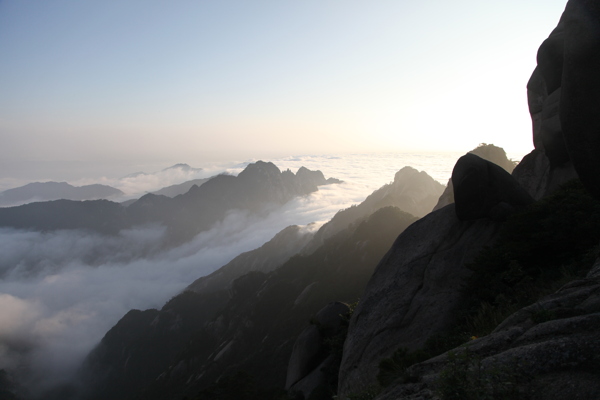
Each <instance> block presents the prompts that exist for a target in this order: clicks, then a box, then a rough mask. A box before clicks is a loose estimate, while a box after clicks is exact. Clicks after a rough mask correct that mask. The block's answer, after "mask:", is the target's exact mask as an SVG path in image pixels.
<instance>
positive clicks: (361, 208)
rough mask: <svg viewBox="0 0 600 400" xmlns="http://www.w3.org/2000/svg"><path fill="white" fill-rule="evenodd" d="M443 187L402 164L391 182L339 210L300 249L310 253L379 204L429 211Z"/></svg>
mask: <svg viewBox="0 0 600 400" xmlns="http://www.w3.org/2000/svg"><path fill="white" fill-rule="evenodd" d="M443 191H444V186H443V185H442V184H440V183H439V182H437V181H435V180H434V179H433V178H432V177H430V176H429V175H427V173H426V172H425V171H417V170H416V169H414V168H412V167H404V168H402V169H401V170H400V171H398V172H397V173H396V174H395V176H394V181H393V182H392V183H390V184H387V185H384V186H383V187H381V188H380V189H378V190H376V191H375V192H373V193H372V194H371V195H369V196H368V197H367V198H366V199H365V201H363V202H362V203H360V204H359V205H356V206H352V207H350V208H347V209H345V210H342V211H340V212H338V213H337V214H336V215H335V216H334V217H333V218H332V219H331V221H329V222H328V223H326V224H325V225H323V226H322V227H321V228H320V229H319V231H317V233H316V235H315V237H314V239H313V240H312V241H311V242H310V243H309V244H308V245H307V246H306V248H304V249H303V251H302V253H303V254H310V252H312V251H314V250H315V249H316V248H318V247H319V246H320V245H322V244H323V242H324V241H325V240H326V239H327V238H328V237H331V236H333V235H334V234H336V233H337V232H339V231H341V230H342V229H344V228H346V227H347V226H348V225H350V224H351V223H353V222H355V221H358V220H360V219H361V218H364V217H366V216H368V215H370V214H371V213H373V212H374V211H375V210H377V209H379V208H381V207H385V206H395V207H398V208H400V209H401V210H403V211H405V212H407V213H409V214H412V215H414V216H417V217H422V216H424V215H426V214H427V213H428V212H429V211H431V209H432V208H433V206H434V205H435V204H436V202H437V201H438V198H439V197H440V195H441V194H442V192H443Z"/></svg>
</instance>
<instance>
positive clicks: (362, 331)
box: [338, 205, 497, 399]
mask: <svg viewBox="0 0 600 400" xmlns="http://www.w3.org/2000/svg"><path fill="white" fill-rule="evenodd" d="M496 233H497V225H496V223H494V222H492V221H490V220H485V219H484V220H479V221H474V222H471V221H459V220H458V218H457V217H456V211H455V208H454V205H449V206H446V207H444V208H442V209H441V210H438V211H435V212H432V213H431V214H429V215H427V216H426V217H424V218H422V219H420V220H419V221H417V222H416V223H414V224H413V225H411V226H410V227H409V228H408V229H406V230H405V231H404V232H403V233H402V234H401V235H400V236H399V237H398V239H397V240H396V242H395V243H394V244H393V246H392V248H391V249H390V251H389V252H388V253H387V254H386V256H385V257H384V258H383V259H382V260H381V262H380V263H379V265H378V266H377V268H376V269H375V272H374V273H373V276H372V277H371V280H370V281H369V284H368V285H367V288H366V289H365V292H364V294H363V296H362V298H361V301H360V303H359V305H358V307H357V308H356V311H355V312H354V314H353V316H352V319H351V321H350V327H349V335H348V338H347V339H346V342H345V344H344V354H343V359H342V364H341V367H340V372H339V392H338V394H339V397H340V398H342V399H344V398H346V396H347V395H349V394H351V393H358V392H360V391H361V390H363V389H364V388H366V387H368V386H370V385H371V384H373V383H374V382H375V381H376V379H375V377H376V375H377V372H378V366H379V362H380V361H381V360H382V359H383V358H385V357H389V356H390V355H391V354H392V353H393V352H394V351H395V350H397V349H398V348H399V347H405V348H407V349H409V350H415V349H417V348H419V347H420V346H422V345H423V344H424V343H425V341H426V340H427V339H428V338H429V337H430V336H431V335H432V334H434V333H438V332H440V331H443V330H444V329H446V328H448V327H449V326H450V325H451V324H452V323H453V322H454V319H453V317H454V315H453V311H454V310H455V308H456V307H457V305H458V303H459V301H460V299H461V287H462V284H463V281H464V279H465V277H466V276H467V275H468V274H469V270H468V269H467V268H466V267H465V263H466V262H469V260H471V259H472V258H473V257H474V256H475V255H476V254H477V253H478V251H479V250H480V249H481V248H482V247H483V246H485V245H488V244H490V243H491V242H492V241H493V240H494V237H495V235H496Z"/></svg>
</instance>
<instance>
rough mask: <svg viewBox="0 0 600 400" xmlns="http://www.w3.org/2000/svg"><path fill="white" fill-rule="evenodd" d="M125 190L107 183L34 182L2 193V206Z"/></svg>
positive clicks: (86, 197) (97, 196)
mask: <svg viewBox="0 0 600 400" xmlns="http://www.w3.org/2000/svg"><path fill="white" fill-rule="evenodd" d="M121 195H123V192H122V191H120V190H119V189H115V188H113V187H111V186H106V185H97V184H96V185H85V186H72V185H69V184H68V183H67V182H34V183H29V184H27V185H25V186H21V187H18V188H14V189H8V190H5V191H4V192H2V193H0V206H2V207H6V206H16V205H21V204H25V203H31V202H36V201H38V202H39V201H49V200H61V199H65V200H97V199H109V198H111V197H116V196H121Z"/></svg>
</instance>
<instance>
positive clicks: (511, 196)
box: [452, 153, 534, 221]
mask: <svg viewBox="0 0 600 400" xmlns="http://www.w3.org/2000/svg"><path fill="white" fill-rule="evenodd" d="M452 183H453V185H454V201H455V203H456V207H455V209H456V215H457V217H458V219H460V220H461V221H468V220H475V219H480V218H492V219H494V220H504V219H506V218H507V217H508V216H509V215H510V214H511V213H512V212H514V211H516V209H517V208H519V207H523V206H526V205H528V204H531V203H533V201H534V200H533V198H532V197H531V196H530V195H529V194H528V193H527V192H526V191H525V189H523V188H522V187H521V186H520V185H519V183H518V182H517V181H516V180H515V179H514V178H513V177H512V176H511V175H510V174H509V173H508V172H506V170H504V169H503V168H500V167H499V166H497V165H496V164H494V163H492V162H489V161H486V160H484V159H483V158H480V157H478V156H476V155H474V154H470V153H468V154H466V155H464V156H462V157H461V158H459V159H458V161H457V162H456V165H455V166H454V169H453V170H452Z"/></svg>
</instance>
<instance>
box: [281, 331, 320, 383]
mask: <svg viewBox="0 0 600 400" xmlns="http://www.w3.org/2000/svg"><path fill="white" fill-rule="evenodd" d="M322 341H323V338H322V337H321V334H320V333H319V329H318V328H317V327H316V326H315V325H310V326H308V327H306V328H305V329H304V330H303V331H302V333H301V334H300V335H299V336H298V338H297V339H296V342H295V343H294V349H293V350H292V355H291V357H290V363H289V364H288V369H287V377H286V380H285V388H286V389H289V388H290V387H291V386H292V385H293V384H295V383H297V382H298V381H299V380H300V379H302V378H304V377H305V376H307V375H308V374H309V373H310V372H311V371H312V370H313V369H314V368H315V367H316V366H317V365H318V361H319V360H318V358H319V353H320V352H321V349H322V347H323V343H322Z"/></svg>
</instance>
